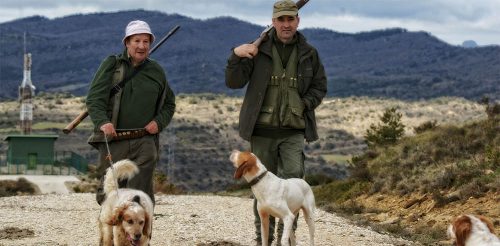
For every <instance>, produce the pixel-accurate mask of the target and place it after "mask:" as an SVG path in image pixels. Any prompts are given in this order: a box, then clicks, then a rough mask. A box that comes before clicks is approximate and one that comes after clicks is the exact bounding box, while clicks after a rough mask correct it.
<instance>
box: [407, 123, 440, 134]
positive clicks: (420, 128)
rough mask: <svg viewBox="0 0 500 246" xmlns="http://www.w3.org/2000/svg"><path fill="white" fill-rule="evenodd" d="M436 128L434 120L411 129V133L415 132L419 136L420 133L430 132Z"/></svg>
mask: <svg viewBox="0 0 500 246" xmlns="http://www.w3.org/2000/svg"><path fill="white" fill-rule="evenodd" d="M436 127H437V121H436V120H433V121H430V120H429V121H426V122H424V123H422V124H420V125H418V126H416V127H413V132H415V133H416V134H420V133H422V132H425V131H428V130H431V129H434V128H436Z"/></svg>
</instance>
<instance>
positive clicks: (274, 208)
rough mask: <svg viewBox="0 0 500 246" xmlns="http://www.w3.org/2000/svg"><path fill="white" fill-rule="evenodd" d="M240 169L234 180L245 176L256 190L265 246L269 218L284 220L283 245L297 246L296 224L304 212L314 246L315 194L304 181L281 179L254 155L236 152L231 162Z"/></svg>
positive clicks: (233, 153)
mask: <svg viewBox="0 0 500 246" xmlns="http://www.w3.org/2000/svg"><path fill="white" fill-rule="evenodd" d="M229 159H230V160H231V162H232V163H233V166H234V167H236V172H235V173H234V178H235V179H239V178H241V177H242V176H243V178H245V180H246V181H247V182H249V183H250V185H251V187H252V192H253V194H254V196H255V198H256V199H257V210H258V211H259V217H260V221H261V227H260V228H261V232H262V245H264V246H267V245H268V238H269V216H270V215H272V216H274V217H277V218H280V219H281V220H282V221H283V224H284V230H283V236H282V238H281V244H282V245H289V244H288V242H289V239H290V242H291V243H292V245H295V235H294V232H293V230H292V226H293V221H294V219H295V217H296V216H297V215H298V213H299V210H301V209H302V212H303V213H304V218H305V220H306V223H307V226H308V227H309V240H310V245H314V209H315V202H314V194H313V192H312V190H311V187H310V186H309V185H308V184H307V183H306V182H305V181H304V180H302V179H298V178H292V179H281V178H278V177H277V176H276V175H274V174H273V173H271V172H268V171H267V169H266V167H265V166H264V165H263V164H262V163H261V162H260V160H259V159H258V158H257V156H255V155H254V154H253V153H250V152H240V151H237V150H234V151H233V152H232V153H231V156H230V158H229Z"/></svg>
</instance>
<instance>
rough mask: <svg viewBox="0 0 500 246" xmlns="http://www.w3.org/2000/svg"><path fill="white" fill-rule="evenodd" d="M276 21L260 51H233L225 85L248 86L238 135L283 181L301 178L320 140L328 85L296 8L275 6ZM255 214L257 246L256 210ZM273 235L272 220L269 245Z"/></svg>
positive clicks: (250, 47) (249, 48)
mask: <svg viewBox="0 0 500 246" xmlns="http://www.w3.org/2000/svg"><path fill="white" fill-rule="evenodd" d="M272 21H273V26H274V29H272V30H271V31H270V32H269V33H268V35H267V39H265V40H264V41H263V42H262V43H261V45H260V46H259V47H257V46H256V45H254V44H242V45H240V46H238V47H236V48H234V49H233V53H232V54H231V56H230V57H229V60H228V64H227V67H226V85H227V86H228V87H229V88H232V89H239V88H243V87H244V86H245V85H247V84H248V87H247V90H246V94H245V98H244V100H243V104H242V106H241V111H240V118H239V127H240V136H241V137H242V138H243V139H245V140H247V141H250V145H251V151H252V152H253V153H254V154H255V155H257V157H259V159H260V160H261V161H262V162H263V164H264V165H265V166H266V168H267V169H268V170H270V171H271V172H273V173H275V174H277V175H278V176H279V177H282V178H285V179H286V178H303V177H304V154H303V149H304V139H305V140H306V141H307V142H311V141H315V140H317V139H318V133H317V129H316V118H315V114H314V110H315V109H316V107H318V105H319V104H320V103H321V101H322V100H323V97H324V96H325V95H326V88H327V81H326V76H325V71H324V67H323V64H322V63H321V60H320V58H319V56H318V52H317V50H316V49H315V48H314V47H312V46H311V45H309V44H308V43H307V42H306V39H305V37H304V36H303V35H302V34H301V33H300V32H297V28H298V25H299V21H300V19H299V16H298V8H297V6H296V5H295V3H294V2H292V1H290V0H282V1H278V2H276V3H275V4H274V7H273V18H272ZM255 204H256V202H255V203H254V205H255ZM254 213H255V228H256V234H257V239H256V240H257V243H258V244H259V243H260V240H261V233H260V219H259V216H258V212H257V209H256V205H255V206H254ZM281 227H282V225H281V224H280V226H279V228H278V240H279V238H280V236H281V232H282V229H281ZM295 227H296V223H295V225H294V230H295ZM273 232H274V218H272V217H271V221H270V233H269V235H270V239H269V240H270V241H272V240H273V236H272V235H273ZM278 243H279V241H278Z"/></svg>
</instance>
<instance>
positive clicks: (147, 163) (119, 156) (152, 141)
mask: <svg viewBox="0 0 500 246" xmlns="http://www.w3.org/2000/svg"><path fill="white" fill-rule="evenodd" d="M98 149H99V163H98V166H97V170H96V172H97V175H98V178H99V179H100V183H99V186H98V188H97V192H96V200H97V203H99V205H100V204H102V202H103V201H104V199H105V198H106V194H104V190H103V188H104V187H103V181H104V175H105V174H106V169H107V168H108V167H109V166H110V162H109V160H108V159H106V156H107V155H108V150H107V148H106V143H99V146H98ZM109 151H110V152H111V158H112V160H113V163H115V162H117V161H119V160H123V159H129V160H131V161H133V162H135V164H137V167H138V168H139V173H138V174H136V175H135V176H134V177H132V178H131V179H130V180H124V181H121V182H119V187H120V188H132V189H137V190H142V191H144V193H146V194H148V195H149V197H150V198H151V200H152V201H153V203H154V202H155V199H154V191H153V173H154V170H155V168H156V163H157V162H158V158H159V156H158V136H157V135H146V136H144V137H141V138H136V139H128V140H120V141H115V142H110V143H109Z"/></svg>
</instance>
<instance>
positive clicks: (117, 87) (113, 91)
mask: <svg viewBox="0 0 500 246" xmlns="http://www.w3.org/2000/svg"><path fill="white" fill-rule="evenodd" d="M117 59H118V58H117ZM148 62H149V59H146V60H145V61H144V62H143V63H142V64H141V65H139V66H138V67H137V68H136V69H134V71H133V72H132V74H131V75H130V76H128V77H126V78H125V79H123V80H122V81H120V82H119V83H117V84H116V85H114V86H113V88H111V92H110V93H109V97H112V96H114V95H115V94H116V93H118V92H119V91H120V90H121V89H122V88H123V87H125V84H126V83H127V82H128V81H129V80H131V79H132V78H133V77H134V76H135V75H136V74H138V73H139V72H140V71H141V70H142V69H143V68H144V67H145V66H146V64H147V63H148Z"/></svg>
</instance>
